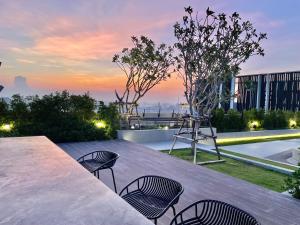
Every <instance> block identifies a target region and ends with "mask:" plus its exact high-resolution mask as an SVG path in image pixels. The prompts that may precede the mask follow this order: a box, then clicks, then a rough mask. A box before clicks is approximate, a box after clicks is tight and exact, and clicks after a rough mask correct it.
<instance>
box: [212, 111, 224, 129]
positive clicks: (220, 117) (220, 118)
mask: <svg viewBox="0 0 300 225" xmlns="http://www.w3.org/2000/svg"><path fill="white" fill-rule="evenodd" d="M224 122H225V121H224V110H223V109H216V110H214V111H213V116H212V121H211V123H212V126H214V127H215V128H217V132H223V131H224V128H225V125H224Z"/></svg>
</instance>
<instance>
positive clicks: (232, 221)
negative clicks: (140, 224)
mask: <svg viewBox="0 0 300 225" xmlns="http://www.w3.org/2000/svg"><path fill="white" fill-rule="evenodd" d="M190 215H193V216H190ZM170 225H259V223H258V222H257V220H256V219H255V218H254V217H253V216H251V215H250V214H249V213H247V212H245V211H243V210H241V209H239V208H237V207H235V206H233V205H230V204H228V203H225V202H220V201H216V200H202V201H199V202H195V203H194V204H192V205H190V206H188V207H187V208H185V209H184V210H182V211H181V212H180V213H178V214H177V215H176V216H175V217H174V219H173V220H172V222H171V224H170Z"/></svg>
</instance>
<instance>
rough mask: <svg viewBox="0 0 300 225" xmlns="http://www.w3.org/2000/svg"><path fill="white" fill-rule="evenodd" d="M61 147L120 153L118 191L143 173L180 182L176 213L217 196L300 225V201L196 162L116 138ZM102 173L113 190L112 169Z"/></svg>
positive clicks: (267, 220)
mask: <svg viewBox="0 0 300 225" xmlns="http://www.w3.org/2000/svg"><path fill="white" fill-rule="evenodd" d="M59 146H60V147H61V148H62V149H64V150H65V151H66V152H67V153H69V154H70V155H71V156H72V157H74V158H78V157H79V156H81V155H83V154H86V153H88V152H91V151H95V150H109V151H114V152H117V153H119V154H120V158H119V159H118V161H117V163H116V165H115V170H114V171H115V176H116V182H117V188H118V191H121V188H122V187H124V186H125V185H126V184H128V183H129V182H130V181H132V180H134V179H135V178H137V177H139V176H143V175H150V174H152V175H160V176H165V177H169V178H172V179H175V180H177V181H179V182H180V183H181V184H182V185H183V186H184V189H185V190H184V193H183V194H182V196H181V198H180V200H179V203H178V204H177V206H176V209H177V212H178V211H179V210H181V209H183V208H185V207H186V206H188V205H189V204H191V203H193V202H195V201H198V200H201V199H217V200H221V201H225V202H228V203H231V204H233V205H235V206H237V207H239V208H241V209H243V210H246V211H247V212H249V213H251V214H252V215H253V216H255V217H256V218H257V219H258V220H259V221H260V223H261V224H262V225H300V200H295V199H292V198H289V197H287V196H284V195H282V194H280V193H276V192H273V191H270V190H267V189H265V188H262V187H259V186H257V185H254V184H251V183H248V182H246V181H243V180H239V179H236V178H233V177H230V176H227V175H224V174H222V173H218V172H215V171H213V170H210V169H207V168H205V167H202V166H197V165H193V164H192V163H189V162H186V161H184V160H181V159H177V158H175V157H172V156H169V155H167V154H164V153H160V152H158V151H154V150H151V149H149V148H146V147H144V146H142V145H139V144H135V143H131V142H126V141H120V140H114V141H102V142H81V143H63V144H59ZM100 176H101V180H102V181H103V182H104V183H105V184H107V185H108V186H109V187H110V188H111V189H113V184H112V179H111V174H110V172H109V171H102V172H101V174H100ZM172 217H173V216H172V212H171V210H170V211H169V212H167V214H166V215H165V216H163V217H162V218H161V219H160V220H159V221H158V222H159V224H164V225H168V224H170V221H171V218H172Z"/></svg>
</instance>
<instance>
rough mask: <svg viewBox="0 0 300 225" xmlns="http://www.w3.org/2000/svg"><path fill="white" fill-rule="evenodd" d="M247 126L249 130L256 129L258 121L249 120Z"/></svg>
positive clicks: (258, 125)
mask: <svg viewBox="0 0 300 225" xmlns="http://www.w3.org/2000/svg"><path fill="white" fill-rule="evenodd" d="M248 127H249V129H250V130H256V129H257V128H259V127H260V122H259V121H257V120H253V121H249V123H248Z"/></svg>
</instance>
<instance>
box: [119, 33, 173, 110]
mask: <svg viewBox="0 0 300 225" xmlns="http://www.w3.org/2000/svg"><path fill="white" fill-rule="evenodd" d="M131 40H132V43H133V45H134V47H133V48H131V49H128V48H124V49H123V51H122V53H121V54H120V55H118V54H116V55H115V56H114V57H113V62H115V63H116V64H117V66H118V67H119V68H120V69H121V70H122V71H123V72H124V73H125V75H126V78H127V81H126V84H125V88H124V91H123V93H122V94H119V93H118V92H117V91H115V93H116V97H117V99H118V101H119V102H120V103H124V105H125V109H124V111H125V113H130V114H132V112H133V109H134V106H135V105H137V103H138V101H139V100H140V99H141V98H142V97H144V96H145V94H146V93H148V92H149V91H150V90H151V89H152V88H153V87H155V86H156V85H158V84H159V83H160V82H161V81H164V80H167V79H168V78H169V77H170V76H171V72H170V68H171V66H172V65H173V57H172V48H171V47H168V46H166V45H165V44H160V45H159V46H156V45H155V43H154V42H153V41H152V40H151V39H149V38H147V37H145V36H141V37H140V38H137V37H132V38H131Z"/></svg>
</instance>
